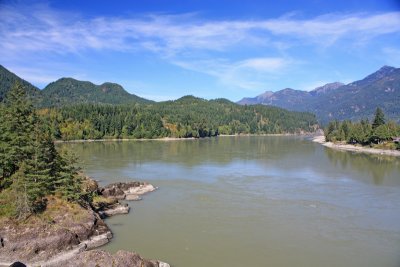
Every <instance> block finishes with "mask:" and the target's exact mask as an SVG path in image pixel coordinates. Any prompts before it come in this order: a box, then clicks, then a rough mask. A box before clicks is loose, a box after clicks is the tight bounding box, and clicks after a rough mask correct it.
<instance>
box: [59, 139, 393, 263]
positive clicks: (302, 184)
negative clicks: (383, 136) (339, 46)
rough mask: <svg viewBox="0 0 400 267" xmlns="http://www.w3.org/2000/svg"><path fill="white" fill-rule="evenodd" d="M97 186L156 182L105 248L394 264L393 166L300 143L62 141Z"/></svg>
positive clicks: (115, 226) (234, 259) (176, 256)
mask: <svg viewBox="0 0 400 267" xmlns="http://www.w3.org/2000/svg"><path fill="white" fill-rule="evenodd" d="M60 146H61V147H68V148H70V149H72V150H73V151H74V152H75V153H76V154H77V155H78V156H79V157H80V159H81V161H82V163H81V165H82V166H83V168H84V171H85V172H86V174H88V175H89V176H91V177H93V178H95V179H97V180H98V181H99V183H100V184H101V185H104V184H108V183H111V182H117V181H128V180H131V179H132V180H143V181H148V182H150V183H152V184H153V185H155V186H157V187H159V190H157V191H155V192H153V193H150V194H148V195H146V196H144V199H143V201H140V202H130V206H131V208H132V209H131V212H130V213H129V214H128V215H120V216H115V217H112V218H109V219H107V223H108V225H109V226H110V227H111V230H112V231H113V233H114V238H113V239H112V241H111V242H110V243H109V244H107V245H106V246H104V247H103V249H105V250H109V251H112V252H115V251H117V250H120V249H123V250H134V251H136V252H138V253H140V254H141V255H142V256H144V257H146V258H156V259H160V260H162V261H165V262H168V263H170V264H171V266H175V267H200V266H201V267H204V266H212V267H214V266H230V267H243V266H274V267H280V266H296V267H303V266H304V267H310V266H313V267H315V266H321V267H322V266H323V267H329V266H332V267H339V266H340V267H342V266H352V267H357V266H360V267H361V266H362V267H368V266H371V267H377V266H382V267H398V266H400V159H399V158H395V157H382V156H377V155H367V154H356V153H352V152H345V151H335V150H332V149H330V148H326V147H323V146H322V145H320V144H316V143H313V142H311V141H309V140H308V139H307V138H304V137H286V136H280V137H276V136H250V137H249V136H244V137H218V138H208V139H200V140H179V141H127V142H92V143H74V144H62V145H60Z"/></svg>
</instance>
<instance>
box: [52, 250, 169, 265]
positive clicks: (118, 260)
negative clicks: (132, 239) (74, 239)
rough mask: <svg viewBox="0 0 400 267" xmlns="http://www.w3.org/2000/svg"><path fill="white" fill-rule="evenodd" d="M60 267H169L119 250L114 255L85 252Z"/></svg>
mask: <svg viewBox="0 0 400 267" xmlns="http://www.w3.org/2000/svg"><path fill="white" fill-rule="evenodd" d="M58 266H60V267H80V266H87V267H92V266H93V267H95V266H99V267H102V266H104V267H106V266H107V267H108V266H115V267H169V264H166V263H164V262H160V261H156V260H146V259H143V258H142V257H141V256H140V255H139V254H137V253H136V252H128V251H123V250H120V251H118V252H117V253H115V254H111V253H109V252H106V251H103V250H91V251H85V252H82V253H79V254H77V255H75V256H74V257H73V258H71V259H70V260H68V261H65V262H61V263H59V265H58Z"/></svg>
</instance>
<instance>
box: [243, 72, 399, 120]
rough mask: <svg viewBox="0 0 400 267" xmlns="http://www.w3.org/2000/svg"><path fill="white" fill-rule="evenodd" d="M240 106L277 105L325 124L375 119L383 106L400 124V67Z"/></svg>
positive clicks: (282, 92)
mask: <svg viewBox="0 0 400 267" xmlns="http://www.w3.org/2000/svg"><path fill="white" fill-rule="evenodd" d="M238 104H242V105H244V104H246V105H253V104H264V105H273V106H277V107H281V108H285V109H289V110H293V111H308V112H312V113H314V114H316V115H317V118H318V120H319V121H320V122H321V123H323V124H325V123H327V122H328V121H330V120H334V119H338V120H346V119H351V120H360V119H363V118H369V119H372V117H373V114H374V112H375V109H376V108H377V107H381V108H382V110H383V111H384V113H385V115H386V117H387V118H389V119H392V120H395V121H397V122H399V121H400V68H394V67H390V66H383V67H382V68H381V69H379V70H378V71H376V72H374V73H372V74H370V75H368V76H367V77H365V78H364V79H362V80H359V81H355V82H352V83H350V84H347V85H344V84H342V83H338V82H335V83H329V84H326V85H324V86H321V87H318V88H315V89H314V90H312V91H310V92H307V91H301V90H294V89H288V88H286V89H283V90H280V91H277V92H274V93H272V94H271V92H269V91H267V92H266V93H264V94H261V95H258V96H256V97H253V98H243V99H242V100H240V101H239V102H238Z"/></svg>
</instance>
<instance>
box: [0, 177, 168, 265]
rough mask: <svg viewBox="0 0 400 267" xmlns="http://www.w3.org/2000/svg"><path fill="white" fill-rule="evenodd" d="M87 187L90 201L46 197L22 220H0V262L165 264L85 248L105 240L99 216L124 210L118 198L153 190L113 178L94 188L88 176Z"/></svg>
mask: <svg viewBox="0 0 400 267" xmlns="http://www.w3.org/2000/svg"><path fill="white" fill-rule="evenodd" d="M87 184H88V188H89V189H88V190H90V191H89V192H94V193H97V194H98V196H97V197H95V199H94V201H93V202H92V203H91V205H88V206H87V207H85V208H83V207H81V206H79V205H77V204H71V203H68V202H65V201H63V200H61V199H59V198H56V197H50V198H49V199H48V204H47V208H46V211H45V212H43V214H40V215H38V216H31V217H30V218H28V219H27V220H26V221H24V222H22V223H21V222H16V221H12V220H3V221H0V265H7V266H9V265H11V264H12V263H13V262H17V261H19V262H22V263H24V264H26V265H28V266H29V265H34V266H149V267H152V266H160V267H168V266H169V265H168V264H165V263H162V262H158V261H148V260H144V259H142V258H141V257H140V256H139V255H138V254H136V253H134V252H126V251H119V252H118V253H117V254H115V255H112V254H110V253H108V252H105V251H98V250H92V251H87V250H88V249H92V248H96V247H99V246H102V245H104V244H106V243H108V242H109V241H110V239H111V238H112V233H111V231H110V229H109V228H108V226H107V225H106V224H105V222H104V221H103V218H105V217H109V216H113V215H116V214H126V213H128V212H129V206H128V204H123V203H120V202H119V199H127V200H129V199H140V195H142V194H144V193H147V192H151V191H154V190H155V187H154V186H152V185H150V184H148V183H142V182H129V183H116V184H111V185H109V186H106V187H104V188H100V187H99V186H98V185H97V183H96V182H95V181H93V180H88V183H87ZM96 264H97V265H96Z"/></svg>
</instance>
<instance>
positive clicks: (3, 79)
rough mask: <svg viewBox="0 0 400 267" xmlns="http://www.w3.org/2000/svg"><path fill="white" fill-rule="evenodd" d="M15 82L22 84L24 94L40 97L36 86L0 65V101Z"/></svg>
mask: <svg viewBox="0 0 400 267" xmlns="http://www.w3.org/2000/svg"><path fill="white" fill-rule="evenodd" d="M16 82H18V83H20V84H21V85H22V86H23V88H24V90H25V92H26V94H27V95H28V97H30V98H31V99H33V98H35V99H40V98H41V96H40V94H41V91H40V90H39V89H38V88H37V87H35V86H33V85H32V84H30V83H29V82H27V81H25V80H23V79H21V78H20V77H18V76H17V75H15V74H14V73H12V72H10V71H9V70H7V69H6V68H4V67H3V66H2V65H0V102H2V101H3V100H4V98H5V97H6V95H7V93H8V92H9V91H10V90H11V88H12V87H13V86H14V85H15V83H16Z"/></svg>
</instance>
